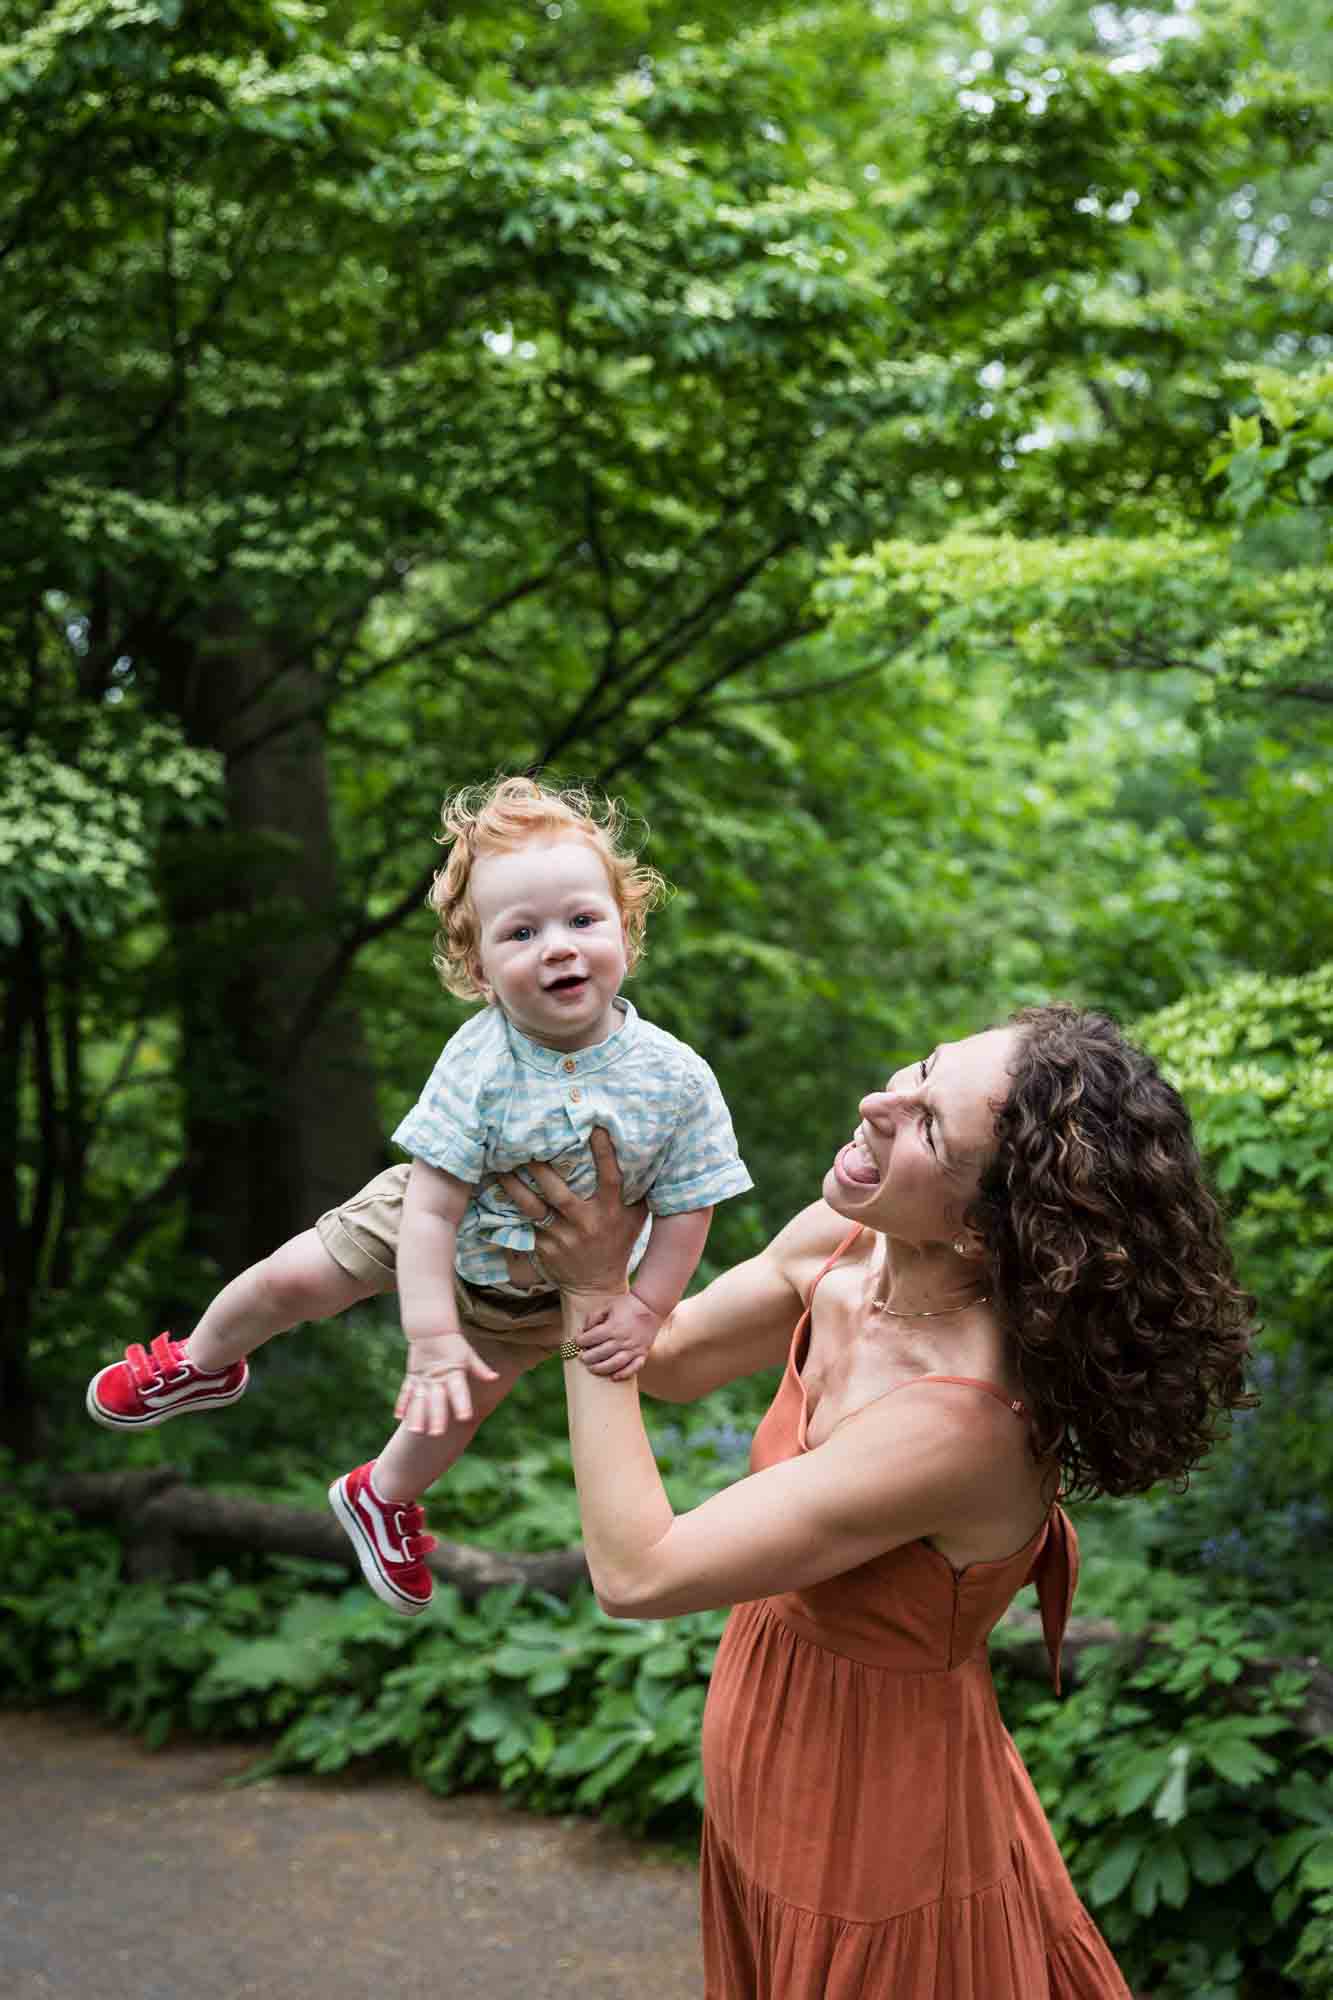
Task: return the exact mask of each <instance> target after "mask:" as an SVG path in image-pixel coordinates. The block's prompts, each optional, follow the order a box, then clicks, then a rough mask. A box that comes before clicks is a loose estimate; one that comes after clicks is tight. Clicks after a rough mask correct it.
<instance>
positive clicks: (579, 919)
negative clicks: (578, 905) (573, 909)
mask: <svg viewBox="0 0 1333 2000" xmlns="http://www.w3.org/2000/svg"><path fill="white" fill-rule="evenodd" d="M570 922H571V923H572V924H574V925H575V926H582V927H583V928H584V929H586V928H587V926H588V925H589V924H595V923H596V922H597V919H596V917H595V916H594V915H593V913H592V911H591V910H580V911H579V913H578V915H577V916H576V917H571V918H570Z"/></svg>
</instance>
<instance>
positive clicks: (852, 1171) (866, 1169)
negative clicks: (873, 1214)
mask: <svg viewBox="0 0 1333 2000" xmlns="http://www.w3.org/2000/svg"><path fill="white" fill-rule="evenodd" d="M833 1171H834V1173H835V1174H836V1175H837V1177H838V1179H839V1180H840V1181H844V1182H845V1183H846V1184H847V1186H849V1187H858V1188H871V1187H878V1186H879V1183H880V1178H881V1175H880V1169H879V1163H878V1161H876V1160H875V1159H874V1158H873V1156H872V1155H871V1154H870V1153H868V1152H867V1151H866V1148H865V1147H864V1146H863V1145H862V1144H861V1141H860V1140H859V1139H853V1140H852V1141H851V1143H850V1145H846V1146H844V1147H843V1149H842V1151H841V1152H840V1153H839V1154H838V1155H837V1157H836V1159H835V1160H834V1162H833Z"/></svg>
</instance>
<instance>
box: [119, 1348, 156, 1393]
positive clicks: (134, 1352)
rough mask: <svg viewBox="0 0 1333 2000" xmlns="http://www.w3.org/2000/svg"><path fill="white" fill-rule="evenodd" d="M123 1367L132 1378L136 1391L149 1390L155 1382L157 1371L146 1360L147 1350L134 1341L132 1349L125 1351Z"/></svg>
mask: <svg viewBox="0 0 1333 2000" xmlns="http://www.w3.org/2000/svg"><path fill="white" fill-rule="evenodd" d="M125 1366H126V1367H127V1368H128V1369H129V1371H130V1374H131V1375H132V1376H133V1377H134V1386H135V1388H136V1389H151V1388H152V1386H153V1384H154V1383H155V1382H156V1381H157V1370H156V1369H155V1368H154V1366H153V1364H152V1362H151V1361H150V1360H149V1359H148V1349H147V1348H146V1347H142V1346H140V1344H139V1342H138V1341H137V1340H136V1341H135V1343H134V1345H133V1346H132V1347H127V1348H126V1349H125Z"/></svg>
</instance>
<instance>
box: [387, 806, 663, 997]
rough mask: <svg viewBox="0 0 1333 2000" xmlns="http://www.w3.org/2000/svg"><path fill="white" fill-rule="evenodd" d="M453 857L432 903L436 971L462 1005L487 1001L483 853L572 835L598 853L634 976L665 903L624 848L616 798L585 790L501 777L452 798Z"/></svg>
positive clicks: (448, 816) (655, 881)
mask: <svg viewBox="0 0 1333 2000" xmlns="http://www.w3.org/2000/svg"><path fill="white" fill-rule="evenodd" d="M440 819H441V822H442V825H443V828H444V831H443V832H442V833H441V834H440V836H439V838H440V840H441V841H442V842H444V843H446V844H449V859H448V860H447V861H446V862H445V864H444V866H443V868H441V869H440V871H439V873H438V874H437V875H436V877H435V880H434V882H433V883H432V884H431V891H430V895H429V896H428V898H427V901H428V902H429V904H430V906H431V908H432V909H433V910H434V912H435V914H436V916H437V917H438V918H439V930H438V931H437V933H436V937H435V952H434V960H433V962H434V965H435V970H436V971H437V972H438V973H439V975H440V979H441V981H442V983H443V985H444V986H445V988H446V989H447V990H448V991H449V992H450V993H454V994H457V996H458V998H459V999H460V1000H480V999H482V998H484V997H485V996H484V992H483V988H482V985H481V978H480V975H481V964H480V960H479V957H478V944H479V936H480V932H479V926H478V923H477V911H476V906H475V904H474V903H473V901H472V886H471V885H472V869H473V866H474V864H475V862H476V860H477V858H478V856H479V855H482V854H512V853H513V851H514V850H515V848H519V847H522V846H523V845H524V843H525V842H526V841H529V840H543V839H544V840H557V839H560V838H562V837H564V836H567V835H573V836H575V837H577V838H578V839H580V840H586V841H587V842H588V844H589V846H590V847H593V848H595V849H596V851H597V853H598V854H599V855H600V856H601V858H602V862H603V864H604V866H605V868H606V873H607V878H608V880H609V881H610V884H611V891H612V894H613V895H614V897H615V899H616V906H617V908H618V909H619V911H620V916H621V921H622V922H623V923H624V926H625V957H626V961H627V964H628V967H629V970H630V971H631V972H632V971H633V970H634V967H635V966H636V965H637V964H638V962H639V960H640V958H641V957H642V956H643V936H644V930H645V927H646V924H647V918H648V912H649V910H651V909H654V908H655V907H656V906H657V905H658V904H659V903H661V902H662V901H664V899H665V897H666V893H667V886H666V883H665V882H664V881H663V879H662V877H661V876H660V875H659V874H658V872H657V870H656V869H655V868H650V867H648V866H647V864H646V863H645V862H642V861H640V860H639V859H638V858H637V856H636V855H634V854H631V853H627V852H626V851H625V849H624V847H623V846H622V841H623V839H624V834H625V812H624V809H623V807H622V806H621V805H620V803H619V801H618V800H616V799H603V798H596V797H594V796H593V794H592V793H590V792H586V791H584V789H583V788H582V786H580V785H563V786H560V787H554V786H550V785H543V784H541V783H540V782H539V781H538V780H537V779H536V778H497V779H496V780H495V781H494V783H492V784H489V785H469V786H468V787H466V789H464V790H463V791H459V792H452V793H451V794H450V795H449V797H448V798H447V799H446V800H445V802H444V804H443V806H442V807H441V808H440Z"/></svg>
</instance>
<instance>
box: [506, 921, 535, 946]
mask: <svg viewBox="0 0 1333 2000" xmlns="http://www.w3.org/2000/svg"><path fill="white" fill-rule="evenodd" d="M509 935H510V937H511V938H513V940H514V942H515V944H522V942H523V940H524V939H525V938H530V937H531V936H532V925H531V924H515V925H514V928H513V930H512V931H510V933H509Z"/></svg>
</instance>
